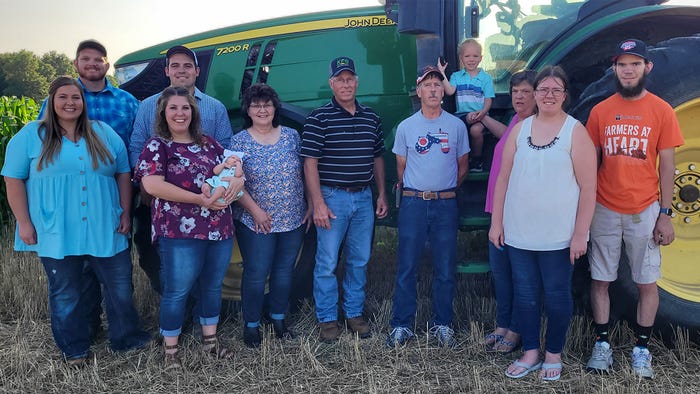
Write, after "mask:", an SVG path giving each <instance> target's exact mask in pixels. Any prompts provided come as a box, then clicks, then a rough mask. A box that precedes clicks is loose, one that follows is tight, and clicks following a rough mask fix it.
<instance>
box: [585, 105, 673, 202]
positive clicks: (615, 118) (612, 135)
mask: <svg viewBox="0 0 700 394" xmlns="http://www.w3.org/2000/svg"><path fill="white" fill-rule="evenodd" d="M586 129H588V133H589V134H590V136H591V139H592V140H593V144H595V146H596V148H599V149H600V152H601V158H602V162H601V165H600V167H599V168H598V190H597V201H598V202H599V203H600V204H602V205H603V206H605V207H607V208H608V209H611V210H613V211H615V212H619V213H623V214H635V213H639V212H641V211H643V210H644V209H646V208H647V207H648V206H649V205H651V203H653V202H654V201H657V200H658V199H659V173H658V170H657V159H658V152H659V151H660V150H664V149H668V148H675V147H678V146H681V145H683V136H682V134H681V129H680V126H679V125H678V119H676V114H675V113H674V111H673V108H671V106H670V105H669V104H668V103H667V102H665V101H664V100H662V99H661V98H659V97H658V96H656V95H654V94H652V93H650V92H647V94H646V95H644V97H642V98H640V99H637V100H625V99H623V98H622V96H620V94H619V93H616V94H614V95H612V96H610V97H608V98H607V99H605V100H603V101H601V102H600V103H598V104H597V105H596V106H595V107H593V109H592V110H591V114H590V116H589V117H588V122H587V123H586Z"/></svg>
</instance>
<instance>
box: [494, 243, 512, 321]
mask: <svg viewBox="0 0 700 394" xmlns="http://www.w3.org/2000/svg"><path fill="white" fill-rule="evenodd" d="M489 266H490V267H491V275H492V276H493V286H494V289H495V293H496V326H497V327H501V328H507V329H509V330H511V331H513V332H518V327H517V324H516V320H515V318H514V317H515V316H514V315H513V270H512V269H511V265H510V258H509V257H508V249H507V248H505V247H504V248H503V250H498V249H496V247H495V246H494V245H493V244H492V243H491V242H489Z"/></svg>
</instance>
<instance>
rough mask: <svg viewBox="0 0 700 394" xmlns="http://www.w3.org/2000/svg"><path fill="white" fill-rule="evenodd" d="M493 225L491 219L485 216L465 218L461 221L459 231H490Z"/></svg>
mask: <svg viewBox="0 0 700 394" xmlns="http://www.w3.org/2000/svg"><path fill="white" fill-rule="evenodd" d="M490 225H491V217H490V216H487V215H485V214H483V216H463V217H461V218H460V219H459V229H460V230H461V231H471V230H484V229H486V230H488V228H489V226H490Z"/></svg>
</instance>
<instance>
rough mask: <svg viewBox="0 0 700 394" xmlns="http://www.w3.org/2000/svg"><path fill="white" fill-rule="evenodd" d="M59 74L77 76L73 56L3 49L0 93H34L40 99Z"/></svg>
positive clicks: (29, 94) (33, 96)
mask: <svg viewBox="0 0 700 394" xmlns="http://www.w3.org/2000/svg"><path fill="white" fill-rule="evenodd" d="M60 75H71V76H73V77H77V76H78V74H77V73H76V72H75V69H74V68H73V60H72V59H70V58H69V57H68V56H66V55H65V54H63V53H58V52H56V51H51V52H47V53H45V54H43V55H41V56H39V55H37V54H35V53H33V52H31V51H28V50H26V49H23V50H21V51H19V52H11V53H0V96H17V97H22V96H24V97H31V98H32V99H34V100H35V101H37V102H41V101H43V99H44V98H45V97H46V96H47V95H48V89H49V84H50V83H51V81H53V80H54V79H55V78H56V77H57V76H60Z"/></svg>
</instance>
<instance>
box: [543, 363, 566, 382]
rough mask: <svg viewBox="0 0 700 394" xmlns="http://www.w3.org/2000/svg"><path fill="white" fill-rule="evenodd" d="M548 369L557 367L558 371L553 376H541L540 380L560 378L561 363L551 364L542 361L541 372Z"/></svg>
mask: <svg viewBox="0 0 700 394" xmlns="http://www.w3.org/2000/svg"><path fill="white" fill-rule="evenodd" d="M550 369H558V370H559V373H558V374H556V375H554V376H542V380H546V381H553V380H559V378H561V371H562V369H563V368H562V365H561V363H551V364H549V363H544V364H542V373H543V374H544V373H546V372H547V370H550Z"/></svg>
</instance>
